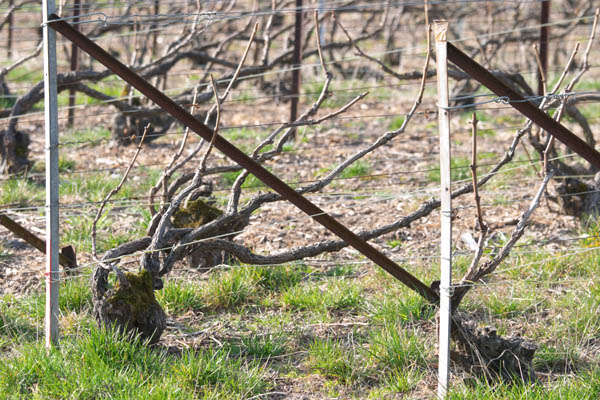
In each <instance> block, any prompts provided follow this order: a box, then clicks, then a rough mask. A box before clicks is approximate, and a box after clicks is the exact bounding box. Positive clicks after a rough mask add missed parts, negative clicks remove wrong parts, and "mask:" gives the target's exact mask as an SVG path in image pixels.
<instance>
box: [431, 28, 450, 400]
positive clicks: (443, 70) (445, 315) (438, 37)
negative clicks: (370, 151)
mask: <svg viewBox="0 0 600 400" xmlns="http://www.w3.org/2000/svg"><path fill="white" fill-rule="evenodd" d="M447 31H448V22H447V21H443V20H442V21H434V22H433V32H434V34H435V55H436V59H437V84H438V116H439V130H440V187H441V243H440V247H441V257H440V258H441V260H440V269H441V277H440V333H439V361H438V362H439V363H438V397H439V398H440V399H444V398H446V395H447V393H448V375H449V363H450V312H451V308H450V306H451V305H450V299H451V298H452V293H451V288H452V203H451V197H452V193H451V191H450V184H451V178H450V157H451V156H450V115H449V111H448V100H449V99H448V97H449V95H448V59H447V43H448V42H447V38H446V35H447Z"/></svg>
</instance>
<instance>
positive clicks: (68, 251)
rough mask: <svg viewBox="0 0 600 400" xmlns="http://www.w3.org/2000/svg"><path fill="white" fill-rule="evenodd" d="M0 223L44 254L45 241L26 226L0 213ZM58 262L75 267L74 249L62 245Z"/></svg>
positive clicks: (67, 266)
mask: <svg viewBox="0 0 600 400" xmlns="http://www.w3.org/2000/svg"><path fill="white" fill-rule="evenodd" d="M0 225H2V226H4V227H5V228H6V229H8V230H9V231H11V232H12V233H14V234H15V235H16V236H18V237H20V238H21V239H23V240H24V241H26V242H27V243H29V244H30V245H31V246H33V247H35V248H36V249H38V250H39V251H41V252H42V253H44V254H46V241H44V240H42V239H40V238H39V237H37V236H36V235H35V234H33V233H31V232H30V231H29V230H27V228H25V227H24V226H23V225H21V224H19V223H18V222H17V221H15V220H13V219H12V218H10V217H9V216H8V215H5V214H2V213H0ZM58 262H59V264H60V265H62V266H63V267H65V268H67V269H69V268H75V267H77V260H76V259H75V250H74V249H73V248H72V247H71V246H67V247H64V248H63V249H62V250H61V252H60V253H58Z"/></svg>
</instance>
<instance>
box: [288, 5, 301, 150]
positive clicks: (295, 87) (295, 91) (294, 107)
mask: <svg viewBox="0 0 600 400" xmlns="http://www.w3.org/2000/svg"><path fill="white" fill-rule="evenodd" d="M302 16H303V14H302V0H296V25H295V29H294V56H293V61H292V63H293V71H292V101H291V103H290V104H291V105H290V121H295V120H296V118H298V101H299V100H300V67H301V66H302V19H303V18H302ZM290 138H291V140H295V138H296V131H295V130H294V132H293V133H292V135H290Z"/></svg>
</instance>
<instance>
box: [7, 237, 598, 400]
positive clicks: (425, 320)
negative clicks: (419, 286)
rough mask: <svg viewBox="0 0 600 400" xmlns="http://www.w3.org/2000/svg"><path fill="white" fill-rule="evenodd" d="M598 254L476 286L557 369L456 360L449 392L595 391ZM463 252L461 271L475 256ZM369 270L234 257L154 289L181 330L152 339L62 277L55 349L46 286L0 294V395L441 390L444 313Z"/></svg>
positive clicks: (540, 256)
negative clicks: (107, 314)
mask: <svg viewBox="0 0 600 400" xmlns="http://www.w3.org/2000/svg"><path fill="white" fill-rule="evenodd" d="M590 229H591V230H590V232H591V231H593V229H595V228H590ZM82 234H83V233H82ZM525 249H529V247H525ZM599 253H600V252H598V251H595V252H589V253H581V254H577V255H570V256H569V257H565V258H564V259H562V258H560V259H553V260H550V261H547V259H548V258H551V257H555V256H557V255H562V254H563V253H560V252H558V253H551V252H545V251H543V250H540V251H539V252H522V253H515V254H513V256H511V257H509V258H508V259H507V260H506V261H505V263H504V264H503V265H502V266H501V268H499V272H498V274H497V276H494V277H493V279H492V281H491V282H490V284H489V285H488V286H480V287H477V288H475V289H474V290H473V291H471V292H470V293H469V294H468V295H467V297H466V298H465V300H464V302H463V305H464V308H463V310H466V311H470V312H472V313H473V315H475V316H477V317H478V318H480V319H481V321H480V324H481V325H488V324H489V325H494V326H496V327H497V328H498V333H499V334H503V335H508V334H515V333H516V332H519V333H521V334H523V335H524V336H526V337H528V338H531V339H532V340H534V341H535V342H536V343H538V344H539V345H540V349H539V350H538V352H537V353H536V356H535V358H534V366H535V368H536V370H537V371H538V372H542V373H544V374H550V376H551V379H549V380H546V379H545V375H542V379H541V380H540V382H539V383H538V384H537V385H534V386H524V385H512V386H510V385H505V384H502V383H499V382H494V381H490V382H488V381H485V380H480V378H479V377H478V376H477V375H473V374H471V373H469V372H464V371H462V370H460V369H458V370H457V371H455V374H454V375H453V379H452V387H451V394H450V398H453V399H470V398H483V399H496V398H501V399H522V398H531V399H545V398H549V399H562V398H577V399H579V398H586V399H587V398H590V399H592V398H597V397H598V395H599V394H600V393H599V391H600V385H598V378H600V370H599V368H598V367H597V365H598V358H597V356H596V354H595V353H594V352H593V351H592V349H593V347H589V346H594V343H596V342H597V340H598V338H599V337H600V316H599V315H600V312H599V311H600V300H599V299H600V281H598V279H597V268H598V265H600V254H599ZM544 260H546V261H544ZM457 263H458V265H457V271H463V270H464V269H465V268H466V265H468V257H466V256H465V257H462V258H460V259H458V260H457ZM532 263H535V264H532ZM520 265H523V267H522V268H518V267H519V266H520ZM405 267H406V268H407V269H409V270H410V271H413V272H415V273H416V274H418V275H419V277H421V278H423V279H424V280H425V281H427V282H428V281H429V280H430V279H431V278H432V277H436V276H437V271H434V270H436V268H432V267H431V265H430V264H429V263H427V262H424V263H422V264H416V265H405ZM373 268H375V267H369V268H366V267H364V266H357V265H348V264H339V265H334V266H331V267H324V268H321V267H309V266H307V265H304V264H295V265H286V266H262V267H256V266H236V267H233V268H225V269H218V270H216V271H213V272H211V273H210V275H208V276H207V275H202V278H199V279H194V280H182V279H173V278H167V279H166V282H165V287H164V289H163V290H160V291H157V299H158V301H159V302H160V303H161V304H162V306H163V307H164V309H165V310H166V312H167V313H168V315H169V317H170V318H171V319H173V320H175V321H176V322H177V323H178V328H177V329H169V330H167V332H166V333H165V336H163V337H164V338H165V341H164V344H163V343H161V344H159V345H158V346H157V347H148V346H146V345H144V344H143V343H140V342H139V341H136V340H134V341H132V342H131V341H127V340H124V339H123V338H122V337H119V336H118V335H117V334H115V333H114V332H107V331H104V330H99V329H98V328H97V327H96V323H95V321H94V319H93V315H92V305H91V294H90V291H89V283H88V282H89V270H84V271H82V273H83V274H84V276H81V277H80V276H75V277H72V278H69V279H66V280H64V281H63V282H62V283H61V286H60V287H61V295H60V297H59V299H60V304H59V305H60V324H61V332H62V335H63V337H62V338H61V346H60V348H59V349H54V350H52V351H50V352H49V353H47V352H46V351H45V350H44V349H43V347H42V340H43V322H44V320H43V316H44V294H43V292H42V291H39V292H34V293H31V294H29V295H23V296H19V297H16V296H12V295H5V296H2V297H0V398H7V399H13V398H14V399H20V398H33V399H38V398H39V399H46V398H109V396H112V397H110V398H122V399H126V398H132V399H137V398H157V399H159V398H166V399H169V398H173V399H179V398H192V399H194V398H202V399H204V398H208V399H212V398H214V399H236V398H248V397H252V396H259V397H258V398H260V395H261V394H264V393H267V392H269V391H275V392H278V391H281V392H287V391H288V390H289V389H288V387H290V386H289V385H291V387H293V388H294V389H293V390H295V391H298V392H303V393H307V395H308V394H310V395H311V396H314V397H315V398H327V397H341V398H372V399H378V398H419V397H427V396H429V395H431V393H434V392H435V387H434V385H435V375H436V370H437V369H436V368H437V356H436V350H435V349H436V347H435V343H436V336H435V331H436V310H435V309H434V308H432V307H430V306H428V304H427V303H426V302H425V301H424V300H422V299H421V297H420V296H419V295H417V294H415V293H413V292H412V291H410V290H409V289H407V288H405V287H404V286H403V285H401V284H399V283H398V282H397V281H396V280H395V279H393V278H391V277H389V275H387V274H386V273H384V272H381V270H379V269H373ZM504 268H506V269H507V270H506V271H505V272H502V269H504ZM573 277H577V279H579V280H578V281H577V283H563V282H568V280H569V279H573ZM498 283H500V285H499V284H498ZM491 288H493V290H492V289H491ZM198 332H200V334H198ZM169 346H175V347H177V348H179V349H180V351H179V352H174V351H167V349H169ZM171 349H172V347H171ZM453 368H458V367H457V366H455V367H453ZM280 382H285V384H284V386H280V385H281V384H280ZM311 382H312V383H311ZM315 382H318V384H315Z"/></svg>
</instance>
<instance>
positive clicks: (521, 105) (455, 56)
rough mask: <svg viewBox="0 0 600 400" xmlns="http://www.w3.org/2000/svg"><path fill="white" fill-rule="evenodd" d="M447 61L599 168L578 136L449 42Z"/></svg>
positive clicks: (598, 157) (599, 155) (591, 151)
mask: <svg viewBox="0 0 600 400" xmlns="http://www.w3.org/2000/svg"><path fill="white" fill-rule="evenodd" d="M448 60H450V61H452V62H453V63H454V64H456V65H457V66H458V67H459V68H460V69H462V70H463V71H465V72H466V73H467V74H469V75H470V76H472V77H473V78H474V79H476V80H477V81H478V82H479V83H481V84H482V85H483V86H485V87H487V88H488V89H490V90H491V91H492V92H494V93H495V94H497V95H498V96H500V97H503V98H505V100H506V101H507V102H508V104H510V106H511V107H513V108H515V109H516V110H517V111H519V112H520V113H521V114H523V115H524V116H526V117H527V118H529V119H530V120H532V121H533V123H535V124H537V125H538V126H539V127H541V128H542V129H544V130H545V131H546V132H548V133H550V134H551V135H552V136H554V137H555V138H556V139H558V140H560V141H561V142H562V143H564V144H565V145H566V146H567V147H568V148H569V149H571V150H572V151H574V152H575V153H577V154H579V155H580V156H581V157H583V158H584V159H586V160H587V161H588V162H589V163H590V164H592V165H593V166H595V167H596V168H599V169H600V153H598V152H597V151H596V150H595V149H594V148H593V147H591V146H590V145H588V144H587V143H586V142H584V141H583V140H581V139H580V138H579V137H578V136H577V135H575V134H574V133H573V132H571V131H570V130H569V129H567V128H565V127H564V126H563V125H561V124H560V123H558V122H556V121H555V120H554V119H552V118H551V117H550V116H548V114H546V113H545V112H543V111H542V110H540V109H539V108H538V107H537V106H536V105H535V104H533V103H531V102H529V101H527V100H526V99H525V98H524V97H523V96H521V95H520V94H519V93H517V92H516V91H515V90H513V89H512V88H510V87H508V86H507V85H505V84H504V83H503V82H502V81H500V80H499V79H498V78H496V77H495V76H494V74H492V73H491V72H490V71H488V70H487V69H485V68H484V67H482V66H481V65H480V64H478V63H477V62H476V61H475V60H473V59H472V58H471V57H469V56H468V55H466V54H465V53H463V52H462V51H460V50H459V49H458V48H456V47H455V46H454V45H452V43H448Z"/></svg>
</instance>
